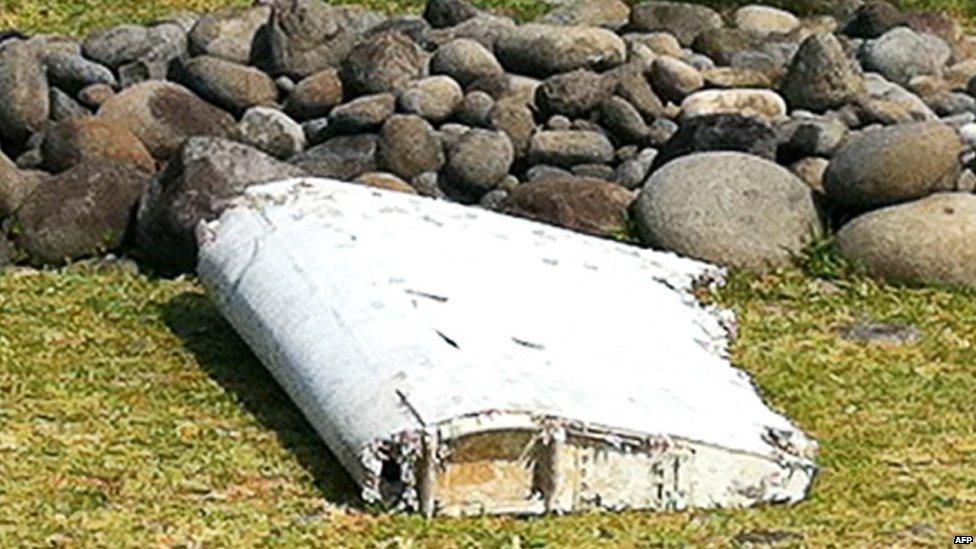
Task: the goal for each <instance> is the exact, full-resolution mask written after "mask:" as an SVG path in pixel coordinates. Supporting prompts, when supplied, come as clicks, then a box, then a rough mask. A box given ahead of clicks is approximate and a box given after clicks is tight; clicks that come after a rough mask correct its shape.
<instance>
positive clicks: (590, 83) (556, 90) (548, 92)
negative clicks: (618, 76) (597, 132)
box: [536, 69, 614, 117]
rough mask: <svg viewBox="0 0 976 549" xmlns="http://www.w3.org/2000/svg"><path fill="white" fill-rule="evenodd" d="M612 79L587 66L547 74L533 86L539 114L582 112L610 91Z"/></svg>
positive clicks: (575, 115) (611, 91)
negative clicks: (539, 83) (585, 67)
mask: <svg viewBox="0 0 976 549" xmlns="http://www.w3.org/2000/svg"><path fill="white" fill-rule="evenodd" d="M613 89H614V82H613V81H612V80H610V79H609V78H606V77H604V76H603V75H600V74H597V73H595V72H593V71H590V70H583V69H580V70H575V71H572V72H567V73H563V74H557V75H556V76H550V77H549V78H547V79H546V80H545V81H544V82H543V83H542V85H541V86H539V89H538V90H536V104H537V105H538V106H539V108H540V109H541V110H542V113H543V114H546V115H554V114H562V115H565V116H569V117H578V116H584V115H586V114H587V113H589V112H590V111H592V110H594V109H596V108H597V107H599V106H600V103H602V102H603V101H604V100H606V99H608V98H609V97H610V96H611V95H612V94H613Z"/></svg>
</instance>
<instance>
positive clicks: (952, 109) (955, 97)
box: [923, 92, 976, 116]
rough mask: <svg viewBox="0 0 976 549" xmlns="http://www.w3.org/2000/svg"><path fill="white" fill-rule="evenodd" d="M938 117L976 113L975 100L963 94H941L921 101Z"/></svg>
mask: <svg viewBox="0 0 976 549" xmlns="http://www.w3.org/2000/svg"><path fill="white" fill-rule="evenodd" d="M923 100H924V101H925V104H926V105H928V107H929V108H930V109H932V110H933V111H935V114H937V115H939V116H955V115H958V114H966V113H973V112H976V98H974V97H973V96H971V95H967V94H965V93H954V92H942V93H936V94H932V95H929V96H927V97H925V98H924V99H923Z"/></svg>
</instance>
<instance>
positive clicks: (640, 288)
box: [199, 179, 816, 515]
mask: <svg viewBox="0 0 976 549" xmlns="http://www.w3.org/2000/svg"><path fill="white" fill-rule="evenodd" d="M199 240H200V244H201V252H200V263H199V274H200V278H201V280H202V281H203V283H204V285H205V286H206V287H207V289H208V291H209V292H210V294H211V296H212V297H213V299H214V301H215V302H216V304H217V306H218V307H219V309H220V310H221V312H222V313H223V314H224V316H225V317H226V318H227V319H228V320H229V321H230V322H231V324H232V325H233V326H234V327H235V328H236V330H237V331H238V332H239V333H240V334H241V336H242V337H243V338H244V340H245V341H246V342H247V343H248V344H249V345H250V346H251V348H252V349H253V350H254V352H255V354H256V355H257V357H258V358H259V359H260V360H261V361H262V362H263V363H264V364H265V365H266V366H267V368H268V369H269V370H270V371H271V372H272V373H273V375H274V376H275V377H276V379H277V380H278V381H279V382H280V383H281V385H282V386H283V387H284V389H285V390H286V391H287V393H288V394H289V395H290V396H291V398H292V399H293V400H294V401H295V403H296V404H297V405H298V406H299V408H300V409H301V410H302V411H303V412H304V414H305V416H306V417H307V418H308V420H309V422H310V423H311V424H312V426H314V428H315V429H316V431H317V432H318V433H319V434H320V435H321V436H322V437H323V439H324V440H325V441H326V443H327V444H328V446H329V448H330V449H331V450H332V451H333V452H334V453H335V454H336V456H337V457H338V458H339V460H340V461H341V462H342V464H343V465H344V466H345V467H346V468H347V469H348V471H349V472H350V474H351V475H352V477H353V478H354V479H355V480H356V482H358V483H359V484H360V485H361V486H362V489H363V496H364V497H365V498H366V500H367V501H383V502H386V503H388V504H395V505H397V506H399V507H400V508H405V509H409V510H415V511H420V512H423V513H425V514H427V515H432V514H439V515H469V514H481V513H491V514H508V513H511V514H540V513H546V512H570V511H578V510H585V509H592V508H605V509H681V508H687V507H738V506H749V505H753V504H757V503H772V502H795V501H798V500H800V499H802V498H803V497H804V496H805V494H806V492H807V490H808V489H809V487H810V483H811V481H812V479H813V477H814V474H815V472H816V467H815V464H814V463H813V461H812V459H813V456H814V454H815V452H816V444H815V443H814V442H813V441H812V440H810V439H809V438H807V436H806V435H804V433H803V432H801V431H800V430H799V429H797V427H796V426H794V425H793V424H792V423H791V422H790V421H789V420H787V419H786V418H785V417H783V416H782V415H780V414H778V413H776V412H774V411H772V410H770V409H769V408H768V407H767V406H766V405H765V404H764V403H763V402H762V400H761V398H760V396H759V395H758V393H757V391H756V388H755V387H754V386H753V385H752V384H751V382H750V379H749V377H748V376H747V375H746V374H745V373H744V372H742V371H741V370H738V369H736V368H734V367H733V366H732V365H731V364H730V363H729V360H728V358H727V356H726V350H727V345H728V341H729V331H730V330H731V328H732V320H733V319H732V317H731V315H730V314H729V313H728V312H727V311H722V310H718V309H715V308H712V307H704V306H702V305H701V304H700V303H699V302H698V301H697V300H696V299H695V298H694V296H693V295H692V293H691V290H692V286H693V285H694V284H695V283H696V282H705V283H721V280H722V277H723V275H724V273H723V271H722V270H721V269H719V268H717V267H714V266H711V265H708V264H704V263H700V262H697V261H692V260H688V259H683V258H680V257H677V256H675V255H673V254H668V253H660V252H654V251H650V250H641V249H639V248H636V247H632V246H627V245H624V244H619V243H616V242H612V241H607V240H602V239H598V238H593V237H589V236H584V235H581V234H577V233H574V232H570V231H567V230H563V229H559V228H555V227H550V226H547V225H542V224H539V223H535V222H531V221H527V220H523V219H518V218H514V217H508V216H504V215H500V214H496V213H493V212H489V211H484V210H480V209H475V208H470V207H465V206H462V205H459V204H453V203H448V202H443V201H436V200H431V199H427V198H423V197H418V196H412V195H406V194H400V193H394V192H389V191H384V190H378V189H374V188H369V187H365V186H360V185H353V184H347V183H341V182H337V181H332V180H324V179H296V180H289V181H283V182H279V183H273V184H268V185H261V186H257V187H252V188H251V189H250V190H249V191H248V192H247V193H246V195H245V196H243V197H242V198H240V199H238V200H237V201H236V202H235V204H234V206H233V207H232V208H231V209H229V210H228V211H226V212H225V213H224V214H223V215H222V216H221V217H220V219H219V220H218V221H216V222H213V223H210V224H207V225H202V226H201V227H200V231H199Z"/></svg>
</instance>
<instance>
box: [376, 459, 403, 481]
mask: <svg viewBox="0 0 976 549" xmlns="http://www.w3.org/2000/svg"><path fill="white" fill-rule="evenodd" d="M380 478H381V479H383V482H389V483H391V484H392V483H397V482H400V479H402V478H403V468H401V467H400V464H399V463H397V462H396V461H395V460H392V459H388V460H386V461H384V462H383V468H382V469H380Z"/></svg>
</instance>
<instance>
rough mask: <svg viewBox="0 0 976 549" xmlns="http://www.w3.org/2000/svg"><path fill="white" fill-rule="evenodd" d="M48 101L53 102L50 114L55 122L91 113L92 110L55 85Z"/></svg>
mask: <svg viewBox="0 0 976 549" xmlns="http://www.w3.org/2000/svg"><path fill="white" fill-rule="evenodd" d="M48 101H50V103H51V113H50V115H49V116H50V118H51V120H53V121H54V122H60V121H62V120H67V119H68V118H74V117H76V116H86V115H89V114H91V111H89V110H88V109H86V108H85V107H82V106H81V105H80V104H79V103H78V102H77V101H75V100H74V99H72V98H71V96H70V95H68V94H66V93H64V92H63V91H61V90H59V89H57V88H55V87H51V89H50V95H49V97H48Z"/></svg>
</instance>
